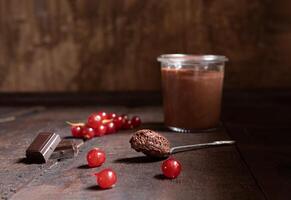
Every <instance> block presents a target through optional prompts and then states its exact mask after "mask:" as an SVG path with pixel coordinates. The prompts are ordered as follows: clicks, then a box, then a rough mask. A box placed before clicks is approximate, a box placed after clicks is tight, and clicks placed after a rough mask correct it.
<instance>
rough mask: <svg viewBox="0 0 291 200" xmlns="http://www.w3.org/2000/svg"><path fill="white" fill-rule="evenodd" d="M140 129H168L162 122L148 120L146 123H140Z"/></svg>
mask: <svg viewBox="0 0 291 200" xmlns="http://www.w3.org/2000/svg"><path fill="white" fill-rule="evenodd" d="M140 129H152V130H155V131H170V130H169V129H168V128H167V127H166V126H165V125H164V123H160V122H148V123H142V125H141V127H140Z"/></svg>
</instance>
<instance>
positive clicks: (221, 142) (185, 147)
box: [170, 140, 235, 154]
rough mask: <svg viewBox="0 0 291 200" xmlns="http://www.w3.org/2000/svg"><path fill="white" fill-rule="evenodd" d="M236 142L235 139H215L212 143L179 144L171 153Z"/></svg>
mask: <svg viewBox="0 0 291 200" xmlns="http://www.w3.org/2000/svg"><path fill="white" fill-rule="evenodd" d="M234 143H235V141H234V140H225V141H214V142H210V143H202V144H192V145H185V146H177V147H172V148H171V149H170V154H174V153H178V152H183V151H190V150H195V149H201V148H207V147H214V146H222V145H230V144H234Z"/></svg>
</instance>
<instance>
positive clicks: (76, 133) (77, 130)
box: [71, 126, 83, 137]
mask: <svg viewBox="0 0 291 200" xmlns="http://www.w3.org/2000/svg"><path fill="white" fill-rule="evenodd" d="M82 131H83V126H71V132H72V135H73V137H82Z"/></svg>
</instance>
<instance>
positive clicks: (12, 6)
mask: <svg viewBox="0 0 291 200" xmlns="http://www.w3.org/2000/svg"><path fill="white" fill-rule="evenodd" d="M290 9H291V2H290V1H289V0H280V1H271V0H236V1H233V0H219V1H217V0H171V1H169V0H159V1H157V0H98V1H97V0H91V1H90V0H86V1H82V0H62V1H60V0H23V1H20V0H0V91H2V92H7V91H9V92H10V91H12V92H15V91H112V90H115V91H116V90H118V91H125V90H130V91H132V90H159V89H160V71H159V65H158V63H157V62H156V57H157V56H158V55H160V54H162V53H175V52H185V53H213V54H223V55H226V56H228V57H229V58H230V60H231V61H230V62H229V63H228V64H227V68H226V84H225V85H226V87H227V88H274V87H275V88H276V87H277V88H278V87H280V88H281V87H291V70H290V67H291V59H290V52H291V26H290V22H291V12H290Z"/></svg>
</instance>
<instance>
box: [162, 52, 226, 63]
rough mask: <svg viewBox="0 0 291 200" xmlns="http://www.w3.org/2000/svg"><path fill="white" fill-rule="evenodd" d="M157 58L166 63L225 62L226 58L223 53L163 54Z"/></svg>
mask: <svg viewBox="0 0 291 200" xmlns="http://www.w3.org/2000/svg"><path fill="white" fill-rule="evenodd" d="M157 60H158V61H159V62H162V63H168V64H177V63H179V64H197V63H217V62H226V61H228V58H227V57H225V56H223V55H195V54H163V55H160V56H159V57H158V58H157Z"/></svg>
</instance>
